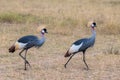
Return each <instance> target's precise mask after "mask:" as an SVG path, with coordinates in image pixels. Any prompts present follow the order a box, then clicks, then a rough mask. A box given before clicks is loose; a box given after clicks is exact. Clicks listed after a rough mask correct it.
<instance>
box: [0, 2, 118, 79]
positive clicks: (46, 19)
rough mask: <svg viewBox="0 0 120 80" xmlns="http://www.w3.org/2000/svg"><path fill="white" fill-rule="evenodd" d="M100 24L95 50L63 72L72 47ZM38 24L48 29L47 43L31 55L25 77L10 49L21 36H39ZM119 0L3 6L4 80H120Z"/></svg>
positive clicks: (0, 63)
mask: <svg viewBox="0 0 120 80" xmlns="http://www.w3.org/2000/svg"><path fill="white" fill-rule="evenodd" d="M90 20H94V21H95V22H96V23H97V28H96V32H97V37H96V43H95V45H94V47H93V48H90V49H89V50H87V52H86V61H87V63H88V65H89V67H90V70H88V71H86V70H85V69H84V68H85V65H84V63H83V61H82V53H80V54H76V55H75V56H74V57H73V59H72V60H71V62H70V63H69V64H68V65H67V68H66V69H65V68H64V64H65V62H66V61H67V60H68V58H64V54H65V52H66V51H67V49H68V48H69V47H70V45H71V43H72V42H73V41H75V40H77V39H80V38H83V37H89V36H90V34H91V32H90V29H89V27H86V25H87V22H88V21H90ZM38 24H39V25H41V24H45V25H47V29H48V32H49V33H48V34H46V35H45V36H46V38H47V39H46V43H45V44H44V46H42V47H41V48H39V49H36V48H32V49H30V50H29V51H28V55H27V59H28V61H30V63H31V66H32V67H31V68H29V66H28V70H27V71H24V62H23V60H22V59H21V58H20V57H19V54H18V53H19V51H16V52H15V53H13V54H12V53H11V54H10V53H9V52H8V48H9V47H10V46H11V45H12V44H13V43H14V42H15V41H16V40H17V39H18V38H19V37H21V36H24V35H28V34H34V35H37V36H39V33H38V32H36V28H37V27H38ZM119 48H120V1H119V0H0V80H119V79H120V51H119Z"/></svg>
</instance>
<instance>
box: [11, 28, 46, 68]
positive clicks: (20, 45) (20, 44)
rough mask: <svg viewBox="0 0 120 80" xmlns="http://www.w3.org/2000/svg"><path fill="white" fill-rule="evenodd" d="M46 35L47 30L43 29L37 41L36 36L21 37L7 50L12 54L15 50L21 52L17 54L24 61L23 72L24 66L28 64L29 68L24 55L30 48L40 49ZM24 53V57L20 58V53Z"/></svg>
mask: <svg viewBox="0 0 120 80" xmlns="http://www.w3.org/2000/svg"><path fill="white" fill-rule="evenodd" d="M45 33H47V29H46V28H44V29H42V30H41V35H42V36H41V38H40V39H39V38H38V37H37V36H34V35H27V36H23V37H21V38H20V39H18V40H17V41H16V42H15V43H14V44H13V45H12V46H11V47H10V48H9V52H10V53H14V52H15V51H16V50H21V49H22V50H21V52H20V53H19V55H20V57H21V58H22V59H24V61H25V70H26V69H27V68H26V64H28V65H29V66H30V63H29V62H28V61H27V60H26V54H27V51H28V49H30V48H32V47H37V48H39V47H41V46H42V45H43V44H44V42H45V36H44V34H45ZM23 51H25V56H22V55H21V53H22V52H23Z"/></svg>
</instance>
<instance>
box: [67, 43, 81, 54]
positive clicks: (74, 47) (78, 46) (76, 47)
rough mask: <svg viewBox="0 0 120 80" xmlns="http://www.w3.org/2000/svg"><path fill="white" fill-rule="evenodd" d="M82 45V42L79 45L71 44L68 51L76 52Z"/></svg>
mask: <svg viewBox="0 0 120 80" xmlns="http://www.w3.org/2000/svg"><path fill="white" fill-rule="evenodd" d="M82 45H83V42H82V43H81V44H80V45H75V44H73V45H72V46H71V47H70V49H69V53H74V52H78V51H79V49H80V47H81V46H82Z"/></svg>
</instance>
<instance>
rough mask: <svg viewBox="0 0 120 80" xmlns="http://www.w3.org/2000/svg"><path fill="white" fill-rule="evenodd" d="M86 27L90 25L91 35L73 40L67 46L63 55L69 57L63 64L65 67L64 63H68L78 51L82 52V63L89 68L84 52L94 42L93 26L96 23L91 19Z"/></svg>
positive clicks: (94, 32)
mask: <svg viewBox="0 0 120 80" xmlns="http://www.w3.org/2000/svg"><path fill="white" fill-rule="evenodd" d="M88 27H91V31H92V35H91V37H89V38H83V39H80V40H77V41H75V42H74V43H73V44H72V45H71V47H70V48H69V50H68V51H67V52H66V54H65V55H64V57H70V58H69V59H68V61H67V62H66V64H65V65H64V67H65V68H66V65H67V64H68V62H69V61H70V60H71V59H72V57H73V56H74V55H75V54H76V53H78V52H83V61H84V64H85V65H86V67H87V70H88V69H89V67H88V65H87V63H86V61H85V52H86V50H87V49H88V48H89V47H92V46H93V45H94V43H95V38H96V31H95V29H94V28H95V27H96V23H95V22H93V21H91V22H89V24H88Z"/></svg>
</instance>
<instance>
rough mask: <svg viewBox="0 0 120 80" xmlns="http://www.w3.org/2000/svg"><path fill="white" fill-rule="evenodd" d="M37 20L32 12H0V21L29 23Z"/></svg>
mask: <svg viewBox="0 0 120 80" xmlns="http://www.w3.org/2000/svg"><path fill="white" fill-rule="evenodd" d="M37 21H38V18H37V17H36V16H34V15H32V14H21V13H13V12H6V13H0V22H1V23H31V22H37Z"/></svg>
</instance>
